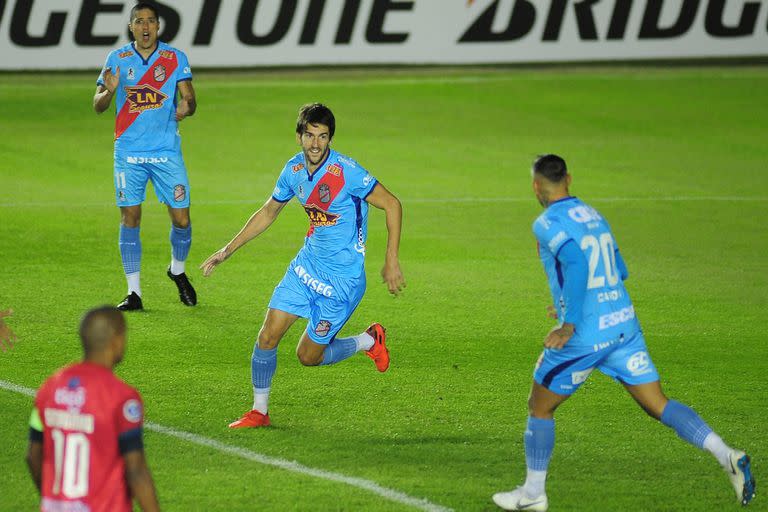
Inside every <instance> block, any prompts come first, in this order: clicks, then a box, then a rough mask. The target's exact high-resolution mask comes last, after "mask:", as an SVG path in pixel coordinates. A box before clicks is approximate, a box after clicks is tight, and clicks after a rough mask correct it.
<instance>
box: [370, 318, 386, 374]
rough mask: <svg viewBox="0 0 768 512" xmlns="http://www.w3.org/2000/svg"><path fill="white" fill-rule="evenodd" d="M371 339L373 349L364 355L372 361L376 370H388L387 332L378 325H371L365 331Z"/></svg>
mask: <svg viewBox="0 0 768 512" xmlns="http://www.w3.org/2000/svg"><path fill="white" fill-rule="evenodd" d="M365 332H367V333H368V334H370V335H371V337H372V338H373V347H371V350H366V351H365V355H367V356H368V357H370V358H371V359H373V362H374V363H376V369H377V370H379V371H380V372H385V371H387V368H389V350H387V343H386V341H387V330H386V329H385V328H384V326H383V325H381V324H379V323H374V324H371V326H370V327H368V329H366V330H365Z"/></svg>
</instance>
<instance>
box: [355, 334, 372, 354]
mask: <svg viewBox="0 0 768 512" xmlns="http://www.w3.org/2000/svg"><path fill="white" fill-rule="evenodd" d="M352 338H353V339H354V340H355V344H356V345H357V351H358V352H360V351H361V350H371V349H372V348H373V344H374V343H375V342H376V340H374V339H373V336H371V335H370V334H368V333H367V332H363V333H360V334H358V335H357V336H352Z"/></svg>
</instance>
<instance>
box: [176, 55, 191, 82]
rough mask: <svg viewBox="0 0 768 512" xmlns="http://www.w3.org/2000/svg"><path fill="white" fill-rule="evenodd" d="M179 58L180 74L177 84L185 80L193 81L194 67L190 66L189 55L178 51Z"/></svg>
mask: <svg viewBox="0 0 768 512" xmlns="http://www.w3.org/2000/svg"><path fill="white" fill-rule="evenodd" d="M176 55H177V58H178V59H179V67H178V70H179V74H178V77H179V78H178V79H177V80H176V81H177V82H183V81H185V80H192V67H191V66H190V65H189V59H187V54H186V53H184V52H182V51H178V50H177V51H176Z"/></svg>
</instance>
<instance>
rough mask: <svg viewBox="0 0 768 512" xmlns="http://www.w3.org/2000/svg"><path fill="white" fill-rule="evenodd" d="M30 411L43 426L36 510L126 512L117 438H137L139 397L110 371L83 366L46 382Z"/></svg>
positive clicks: (128, 499)
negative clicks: (40, 485)
mask: <svg viewBox="0 0 768 512" xmlns="http://www.w3.org/2000/svg"><path fill="white" fill-rule="evenodd" d="M35 407H36V409H37V411H38V413H39V415H40V420H41V421H42V424H43V480H42V489H41V494H42V502H41V510H43V511H46V512H64V511H66V512H85V511H89V512H99V511H110V512H111V511H117V512H122V511H125V512H130V511H131V510H132V508H131V496H130V492H129V490H128V486H127V485H126V482H125V474H124V471H125V466H124V462H123V457H122V454H121V452H120V447H119V440H120V439H121V438H122V439H124V438H130V437H135V436H138V437H139V439H140V437H141V428H142V425H143V406H142V402H141V396H140V395H139V393H138V392H137V391H136V390H135V389H133V388H132V387H130V386H129V385H127V384H126V383H124V382H123V381H122V380H120V379H119V378H117V376H115V375H114V374H113V373H112V371H111V370H110V369H109V368H105V367H103V366H100V365H97V364H94V363H88V362H83V363H78V364H74V365H71V366H68V367H66V368H63V369H61V370H59V371H58V372H57V373H55V374H54V375H52V376H51V377H50V378H49V379H48V380H47V381H45V383H44V384H43V385H42V387H41V388H40V390H39V391H38V392H37V397H36V398H35Z"/></svg>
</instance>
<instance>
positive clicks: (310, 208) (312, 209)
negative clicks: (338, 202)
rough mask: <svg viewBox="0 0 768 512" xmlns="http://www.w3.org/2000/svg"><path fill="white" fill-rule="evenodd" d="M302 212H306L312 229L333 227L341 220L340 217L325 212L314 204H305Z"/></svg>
mask: <svg viewBox="0 0 768 512" xmlns="http://www.w3.org/2000/svg"><path fill="white" fill-rule="evenodd" d="M304 211H305V212H307V217H309V223H310V224H311V225H312V227H323V226H335V225H336V223H337V222H338V221H339V219H340V218H341V215H338V214H336V213H331V212H327V211H325V210H323V209H322V208H319V207H318V206H317V205H316V204H305V205H304Z"/></svg>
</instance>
